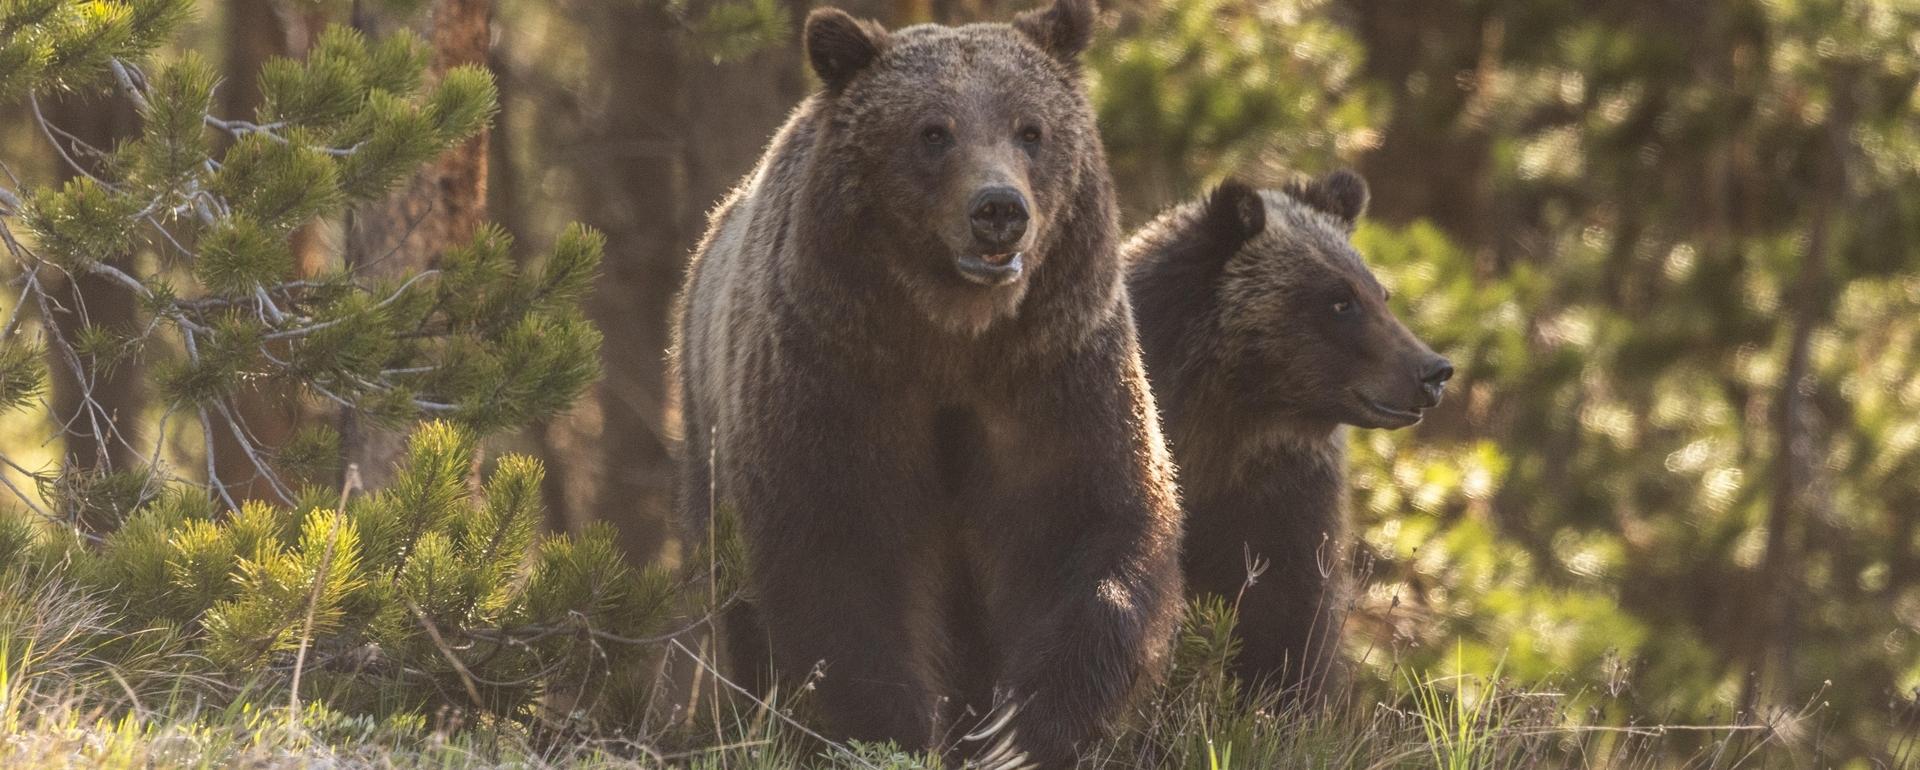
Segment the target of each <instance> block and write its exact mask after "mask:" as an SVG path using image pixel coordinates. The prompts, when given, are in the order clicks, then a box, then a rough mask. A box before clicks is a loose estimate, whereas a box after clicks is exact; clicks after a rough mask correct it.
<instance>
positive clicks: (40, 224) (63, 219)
mask: <svg viewBox="0 0 1920 770" xmlns="http://www.w3.org/2000/svg"><path fill="white" fill-rule="evenodd" d="M139 210H140V204H139V201H136V200H134V199H133V198H131V197H129V196H125V195H120V194H117V193H115V192H114V191H113V190H111V189H109V188H107V187H105V186H103V185H101V184H100V183H99V182H96V181H94V180H93V179H92V178H90V177H79V178H75V179H73V180H70V181H68V182H67V183H66V185H65V186H63V187H61V188H60V189H59V190H47V191H44V192H41V193H40V194H38V195H35V196H33V197H32V198H31V199H29V200H28V201H27V209H26V212H25V223H26V226H27V231H28V232H30V233H32V234H33V235H34V236H36V237H37V238H38V240H39V242H40V250H41V252H42V254H43V255H45V256H46V258H47V259H49V260H51V261H52V262H53V263H54V264H57V265H60V266H62V267H67V268H72V269H85V268H86V267H87V266H88V265H91V264H94V263H98V262H106V261H111V260H114V259H117V258H121V257H124V256H126V255H127V254H128V253H129V252H131V251H133V243H134V228H135V227H136V225H135V221H134V218H133V215H134V213H135V212H138V211H139Z"/></svg>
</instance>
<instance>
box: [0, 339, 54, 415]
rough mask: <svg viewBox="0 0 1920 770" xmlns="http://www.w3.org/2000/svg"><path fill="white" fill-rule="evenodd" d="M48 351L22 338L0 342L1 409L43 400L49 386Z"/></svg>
mask: <svg viewBox="0 0 1920 770" xmlns="http://www.w3.org/2000/svg"><path fill="white" fill-rule="evenodd" d="M46 360H47V359H46V351H44V350H40V349H39V348H37V347H35V346H32V345H25V344H21V343H19V342H13V341H8V342H0V412H5V411H11V410H14V409H19V408H22V407H25V406H27V405H29V404H32V403H34V402H35V401H37V400H39V398H40V394H41V393H42V392H44V391H45V390H46V387H47V364H46Z"/></svg>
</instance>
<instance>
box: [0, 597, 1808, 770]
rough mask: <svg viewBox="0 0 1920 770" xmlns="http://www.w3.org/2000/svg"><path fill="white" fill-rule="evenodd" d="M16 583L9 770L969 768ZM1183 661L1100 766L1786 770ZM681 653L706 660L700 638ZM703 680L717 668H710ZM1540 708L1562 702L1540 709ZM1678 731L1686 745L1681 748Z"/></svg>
mask: <svg viewBox="0 0 1920 770" xmlns="http://www.w3.org/2000/svg"><path fill="white" fill-rule="evenodd" d="M27 588H28V586H27V585H26V583H25V582H24V581H20V580H15V579H0V768H7V769H8V770H15V769H18V770H51V769H52V768H79V767H85V768H108V769H109V770H113V769H118V768H125V769H126V770H133V769H134V768H143V769H144V768H226V767H265V768H283V767H284V768H296V767H297V768H306V767H325V768H347V769H354V768H369V769H372V768H382V769H388V768H391V769H395V770H414V769H416V768H419V769H424V768H546V767H564V768H636V769H637V768H665V767H675V768H678V767H687V768H699V769H701V770H776V769H784V768H795V767H816V768H828V769H830V770H843V769H844V770H852V769H854V768H860V769H862V770H952V765H951V764H950V763H947V764H943V763H942V761H941V760H940V759H939V758H937V757H930V756H926V755H922V754H915V753H911V752H904V751H900V750H898V749H896V748H894V747H892V746H888V745H869V744H848V745H838V744H831V743H827V742H825V741H822V740H819V739H818V738H817V737H816V736H814V735H813V734H812V732H811V730H810V729H809V726H808V725H807V724H806V721H805V720H806V717H805V716H804V715H805V713H806V705H807V704H806V703H805V700H806V698H807V689H806V688H804V687H802V688H799V690H798V692H797V693H796V694H795V695H793V696H788V695H784V694H780V693H777V692H776V693H774V694H771V695H769V696H768V697H767V698H765V699H760V698H754V697H748V696H746V695H745V694H743V693H741V692H738V691H730V690H729V689H727V688H729V687H731V685H728V684H726V683H725V682H716V681H713V680H711V679H709V680H708V682H707V690H706V693H705V697H704V699H702V700H701V701H699V702H698V703H696V704H690V707H687V706H682V707H676V708H675V709H674V711H673V716H672V718H671V719H670V720H669V721H670V723H671V724H670V726H669V727H668V728H667V729H665V730H661V731H655V732H653V733H651V734H649V735H648V736H646V737H645V738H635V737H633V736H622V735H615V734H599V733H588V732H578V731H553V730H541V729H538V728H537V727H535V726H531V725H530V724H528V723H522V722H521V721H520V720H515V719H500V718H480V719H470V720H465V721H462V720H447V719H443V718H440V716H437V715H418V714H406V715H400V716H397V717H392V718H387V719H375V718H372V717H367V716H358V715H352V714H344V713H340V712H337V711H334V710H331V709H329V708H328V707H327V706H325V705H324V704H322V703H318V702H312V701H309V702H307V703H305V704H304V705H302V706H301V707H300V708H299V709H298V710H297V711H296V710H293V709H291V708H290V707H289V706H288V701H287V699H286V697H285V692H284V689H279V688H275V687H270V686H266V685H263V684H261V683H258V682H231V681H225V680H224V679H220V678H217V677H212V676H210V675H207V674H205V673H195V672H196V671H202V669H199V668H197V666H196V665H195V664H196V663H198V662H199V661H197V660H195V659H191V658H182V657H178V656H175V657H169V656H168V654H167V653H166V651H165V650H166V646H165V645H164V644H156V645H154V646H153V648H152V649H150V650H144V651H139V652H136V653H134V654H131V655H128V654H126V651H125V649H124V648H122V649H118V650H116V651H115V653H114V655H117V656H118V657H114V656H113V655H109V654H108V652H107V651H106V650H107V649H108V648H104V647H102V646H101V642H100V641H98V637H99V636H100V634H99V632H101V631H102V630H103V629H105V628H106V627H105V626H103V625H101V624H100V619H101V615H100V614H99V606H98V605H95V604H93V603H91V602H89V601H88V600H87V598H86V597H85V596H82V595H78V594H76V593H73V592H72V591H71V590H68V589H63V588H61V587H60V586H40V587H38V588H37V589H35V590H25V589H27ZM1194 613H1195V617H1194V619H1193V620H1192V621H1191V622H1189V624H1188V626H1187V628H1186V630H1185V631H1184V633H1183V635H1182V640H1181V645H1180V648H1179V651H1178V656H1177V657H1178V663H1179V665H1178V668H1177V669H1176V671H1175V673H1174V675H1173V676H1172V677H1171V678H1170V679H1169V680H1168V682H1167V683H1165V684H1164V685H1162V686H1160V687H1159V688H1158V689H1157V690H1155V691H1154V692H1151V693H1149V694H1147V695H1146V696H1145V697H1143V698H1142V699H1141V701H1140V703H1139V704H1138V705H1137V707H1136V708H1135V710H1134V712H1133V713H1132V714H1131V715H1130V717H1129V718H1128V719H1127V720H1126V722H1125V723H1124V724H1123V725H1122V726H1121V729H1119V730H1118V731H1116V733H1115V734H1114V735H1113V736H1111V737H1109V738H1108V739H1107V740H1104V741H1102V742H1101V743H1099V744H1098V745H1095V746H1092V747H1089V750H1088V751H1087V754H1086V758H1085V760H1084V761H1083V762H1082V763H1081V767H1084V768H1116V769H1123V770H1132V769H1134V768H1142V769H1144V768H1166V769H1168V770H1268V769H1270V768H1289V769H1291V768H1356V769H1359V770H1506V769H1508V768H1512V769H1514V770H1518V769H1519V768H1540V767H1544V768H1579V769H1582V770H1584V769H1586V768H1593V769H1594V770H1600V769H1602V768H1644V769H1646V770H1663V769H1666V768H1672V769H1674V770H1678V769H1679V768H1687V769H1688V770H1693V769H1695V768H1698V769H1700V770H1731V769H1734V768H1746V767H1753V768H1760V767H1770V766H1779V765H1778V763H1777V759H1778V758H1779V757H1780V756H1784V755H1782V754H1781V753H1780V751H1779V749H1780V746H1779V745H1778V743H1777V742H1776V741H1775V739H1774V738H1773V737H1772V735H1771V734H1770V733H1769V732H1767V731H1766V730H1764V729H1758V728H1752V727H1747V728H1739V727H1693V728H1670V727H1666V726H1657V725H1654V726H1640V727H1597V726H1591V725H1587V724H1584V723H1581V722H1580V721H1578V720H1577V719H1575V718H1574V715H1570V714H1569V713H1567V712H1568V711H1569V710H1570V707H1569V706H1567V705H1566V704H1568V703H1570V702H1571V701H1570V700H1566V699H1562V698H1559V697H1558V696H1557V694H1555V693H1551V692H1542V691H1528V690H1524V689H1514V688H1512V687H1510V686H1509V685H1508V684H1507V683H1506V682H1505V680H1503V679H1502V668H1503V667H1502V666H1501V665H1496V666H1495V667H1494V669H1493V670H1492V671H1491V672H1488V673H1486V674H1485V675H1476V674H1472V673H1469V672H1465V671H1461V670H1460V668H1461V666H1463V665H1464V664H1466V663H1467V662H1468V661H1467V658H1466V657H1465V656H1464V655H1463V654H1462V652H1461V651H1460V650H1458V649H1456V650H1455V655H1454V659H1453V668H1454V671H1453V672H1451V673H1442V672H1432V671H1418V670H1413V669H1397V671H1398V673H1397V676H1396V678H1395V679H1393V680H1391V681H1388V682H1381V681H1372V680H1368V681H1357V682H1350V683H1345V684H1340V685H1337V686H1336V687H1335V688H1334V692H1332V693H1330V694H1328V696H1327V697H1326V698H1325V699H1324V700H1323V701H1321V702H1320V705H1318V706H1314V707H1308V706H1305V705H1301V703H1300V702H1299V701H1298V699H1287V698H1283V697H1281V696H1279V695H1276V694H1271V693H1260V694H1252V693H1249V692H1247V691H1246V690H1244V689H1243V688H1242V687H1241V685H1240V684H1239V683H1238V682H1237V681H1236V680H1234V679H1233V678H1232V677H1230V676H1227V675H1226V674H1225V670H1226V669H1225V664H1226V663H1227V662H1228V661H1230V660H1231V657H1232V655H1231V654H1232V650H1233V639H1232V636H1231V634H1230V633H1229V632H1230V630H1231V623H1232V620H1231V615H1230V614H1226V613H1225V605H1224V604H1220V603H1212V604H1200V605H1196V607H1195V609H1194ZM676 649H677V650H678V651H680V652H682V653H685V654H688V655H692V654H695V653H696V652H697V650H696V649H695V648H694V647H688V646H683V645H678V644H677V643H676ZM702 670H703V671H704V670H707V669H705V668H704V666H703V668H702ZM1543 704H1545V705H1544V706H1543ZM1676 737H1677V738H1679V740H1673V739H1674V738H1676Z"/></svg>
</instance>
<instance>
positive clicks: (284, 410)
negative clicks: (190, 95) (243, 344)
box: [213, 0, 326, 500]
mask: <svg viewBox="0 0 1920 770" xmlns="http://www.w3.org/2000/svg"><path fill="white" fill-rule="evenodd" d="M226 5H227V8H226V14H227V18H226V34H227V61H226V76H225V78H224V81H223V82H222V83H221V87H220V102H221V103H220V109H222V110H224V111H225V114H226V117H228V118H236V119H241V120H252V119H253V118H254V112H255V110H257V109H259V107H260V99H261V95H260V68H261V66H262V65H264V64H266V62H267V60H268V59H270V58H272V57H275V56H295V57H298V56H301V55H304V54H305V53H306V51H307V49H308V47H310V46H311V45H312V44H313V40H314V38H315V37H317V36H318V34H319V30H320V27H321V25H322V23H323V20H322V19H321V18H319V16H320V15H319V12H318V11H308V12H306V13H296V12H294V11H292V10H291V9H289V8H288V7H287V6H286V4H285V3H281V2H267V1H266V0H228V2H227V4H226ZM293 253H294V260H295V264H296V265H297V267H298V270H299V271H300V274H301V275H302V277H311V276H314V275H317V274H319V273H320V272H321V270H323V269H324V268H325V267H326V251H325V250H324V249H322V248H321V243H320V238H319V235H318V233H317V232H316V225H313V224H308V225H303V226H301V227H300V228H299V229H297V230H295V231H294V233H293ZM232 408H233V413H234V415H235V416H236V417H238V418H239V420H240V421H241V423H242V424H244V425H245V426H246V432H247V435H248V436H249V439H250V441H252V442H255V443H256V444H257V445H258V446H260V447H265V448H273V447H278V446H282V445H284V444H286V442H287V441H288V440H289V439H291V438H292V437H293V433H294V431H295V430H297V429H298V428H299V426H300V424H301V423H302V422H304V421H306V420H310V419H315V418H316V417H318V415H317V414H315V409H314V407H313V406H312V405H309V404H303V403H302V402H301V401H300V398H299V391H298V389H297V388H295V387H292V386H290V385H288V384H286V383H279V382H263V383H258V384H252V385H249V386H248V387H246V388H243V389H241V390H239V391H237V392H235V393H234V394H233V397H232ZM223 427H224V426H223ZM213 455H214V463H213V467H214V472H215V474H217V475H218V476H219V480H220V483H221V484H222V485H223V486H225V487H226V488H227V494H228V495H229V496H231V497H232V498H233V499H235V500H246V499H249V498H264V497H266V496H267V495H270V494H272V491H273V489H272V487H271V486H270V485H269V484H268V483H267V482H266V481H265V480H264V479H261V478H258V477H257V474H258V469H256V468H255V467H254V465H253V461H252V459H251V458H249V457H248V456H247V454H246V451H245V448H244V447H242V446H241V444H240V440H239V438H238V437H236V436H235V435H234V433H233V431H232V430H228V429H218V428H217V429H215V430H214V434H213Z"/></svg>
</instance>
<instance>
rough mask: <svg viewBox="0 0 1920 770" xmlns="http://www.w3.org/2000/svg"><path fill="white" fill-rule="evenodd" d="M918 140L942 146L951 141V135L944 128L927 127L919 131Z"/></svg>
mask: <svg viewBox="0 0 1920 770" xmlns="http://www.w3.org/2000/svg"><path fill="white" fill-rule="evenodd" d="M920 140H921V141H923V142H926V143H927V144H931V145H943V144H946V143H948V142H951V141H953V134H951V133H948V131H947V127H946V126H927V127H926V128H923V129H920Z"/></svg>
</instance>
